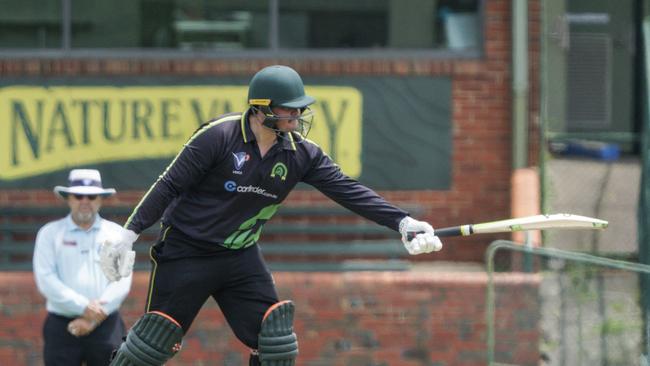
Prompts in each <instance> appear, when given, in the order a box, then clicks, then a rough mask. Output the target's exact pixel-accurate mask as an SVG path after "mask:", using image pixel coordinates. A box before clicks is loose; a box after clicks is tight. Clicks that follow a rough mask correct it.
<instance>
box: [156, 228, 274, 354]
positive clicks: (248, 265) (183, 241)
mask: <svg viewBox="0 0 650 366" xmlns="http://www.w3.org/2000/svg"><path fill="white" fill-rule="evenodd" d="M207 245H210V247H209V250H206V246H207ZM151 257H152V259H153V260H152V269H151V277H150V281H149V290H150V291H149V292H148V293H149V294H150V295H149V297H148V299H147V303H146V304H145V311H146V312H149V311H161V312H163V313H165V314H167V315H169V316H171V317H172V318H174V319H175V320H176V321H177V322H178V323H179V324H180V325H181V326H182V327H183V333H187V331H188V330H189V329H190V326H191V324H192V322H193V321H194V318H195V317H196V316H197V314H198V312H199V310H200V309H201V307H202V306H203V304H204V303H205V302H206V301H207V300H208V298H209V297H212V298H213V299H214V300H215V301H216V302H217V304H218V305H219V308H220V309H221V311H222V313H223V315H224V317H225V318H226V321H227V322H228V324H229V325H230V328H231V329H232V331H233V333H235V335H236V336H237V338H238V339H239V340H240V341H241V342H242V343H244V344H245V345H246V346H247V347H249V348H251V349H257V338H258V334H259V332H260V327H261V323H262V319H263V317H264V314H265V313H266V311H267V310H268V308H269V307H271V305H273V304H275V303H277V302H278V294H277V292H276V289H275V284H274V282H273V277H272V276H271V273H270V271H269V269H268V267H267V265H266V263H265V262H264V259H263V258H262V253H261V251H260V248H259V247H258V245H253V246H251V247H248V248H245V249H238V250H232V249H227V248H224V247H219V246H217V245H214V244H207V243H197V242H195V241H193V240H192V239H191V238H188V237H187V236H185V235H184V234H183V233H180V232H178V231H175V230H173V229H171V230H167V228H163V234H162V235H161V237H160V238H159V240H158V242H157V243H156V244H155V245H154V246H153V248H152V250H151Z"/></svg>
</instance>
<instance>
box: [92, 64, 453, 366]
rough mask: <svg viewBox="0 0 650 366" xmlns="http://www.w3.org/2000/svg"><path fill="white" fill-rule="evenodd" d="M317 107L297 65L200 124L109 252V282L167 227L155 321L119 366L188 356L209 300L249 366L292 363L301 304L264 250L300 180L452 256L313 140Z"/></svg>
mask: <svg viewBox="0 0 650 366" xmlns="http://www.w3.org/2000/svg"><path fill="white" fill-rule="evenodd" d="M314 102H315V100H314V98H312V97H310V96H308V95H306V94H305V91H304V85H303V82H302V79H301V77H300V75H298V73H297V72H296V71H295V70H293V69H292V68H290V67H287V66H282V65H274V66H269V67H265V68H263V69H262V70H260V71H259V72H257V73H256V74H255V75H254V76H253V78H252V79H251V81H250V84H249V88H248V109H247V110H246V111H244V112H241V113H228V114H225V115H222V116H219V117H217V118H215V119H213V120H211V121H209V122H207V123H205V124H203V125H202V126H201V127H199V129H198V130H197V131H195V132H194V134H193V135H192V136H191V137H190V139H189V140H188V141H187V143H186V144H185V145H184V147H183V148H182V149H181V151H180V152H179V153H178V155H177V156H176V157H175V158H174V159H173V161H172V162H171V164H170V165H169V166H168V167H167V168H166V169H165V171H164V172H163V173H162V174H161V175H160V177H159V178H158V179H157V180H156V182H155V183H154V184H153V185H152V186H151V188H150V189H149V191H148V192H147V193H146V194H145V195H144V197H143V198H142V200H141V201H140V202H139V204H138V205H137V206H136V207H135V209H134V211H133V213H132V214H131V216H130V217H129V218H128V220H127V222H126V223H125V225H124V230H123V231H122V235H121V237H120V238H119V239H117V240H114V241H113V242H106V243H105V244H104V246H103V247H102V251H101V264H102V269H103V271H104V273H105V274H106V276H107V277H108V278H109V279H110V280H113V281H117V280H119V279H120V278H123V277H126V276H129V275H130V274H131V271H132V267H133V262H134V258H135V252H134V251H133V250H132V245H133V243H134V242H135V241H136V240H137V238H138V235H139V234H140V233H141V232H142V231H143V230H145V229H146V228H148V227H149V226H151V225H153V224H154V223H156V222H157V221H158V220H159V219H161V218H162V219H161V222H162V229H161V232H160V236H159V238H158V240H157V241H156V243H155V244H154V245H153V246H152V247H151V250H150V256H151V259H152V270H151V277H150V282H149V290H148V298H147V300H146V305H145V314H144V315H143V316H142V317H141V318H140V319H139V320H138V321H137V322H136V323H135V324H134V325H133V327H132V328H131V329H130V331H129V332H128V335H127V337H126V338H125V341H124V342H123V343H122V344H121V346H120V347H119V349H117V350H116V352H115V355H114V358H113V360H112V363H111V365H114V366H115V365H124V366H131V365H133V366H155V365H163V364H164V363H165V362H167V361H168V360H169V359H170V358H172V357H173V356H174V354H175V353H176V352H178V350H179V349H180V347H181V343H182V338H183V335H184V334H186V333H187V332H188V330H189V329H190V326H191V325H192V321H193V320H194V318H195V317H196V315H197V314H198V312H199V309H201V307H202V306H203V304H204V303H205V302H206V301H207V300H208V298H212V299H213V300H214V301H216V302H217V303H218V305H219V308H220V309H221V311H222V312H223V314H224V317H225V318H226V320H227V322H228V324H229V325H230V327H231V328H232V330H233V332H234V334H235V335H236V336H237V338H238V339H239V340H240V341H241V342H243V343H244V344H245V345H246V346H247V347H249V348H250V349H251V354H250V361H249V365H251V366H257V365H263V366H290V365H294V364H295V359H296V356H297V355H298V340H297V337H296V334H295V333H294V332H293V314H294V304H293V302H291V301H290V300H284V301H280V299H279V298H278V294H277V291H276V288H275V284H274V282H273V278H272V276H271V273H270V271H269V269H268V267H267V265H266V263H265V261H264V258H263V257H262V254H261V251H260V248H259V246H258V244H257V241H258V239H259V237H260V234H261V232H262V228H263V226H264V224H265V223H266V222H267V221H268V220H269V219H270V218H271V217H272V216H273V214H274V213H275V212H276V211H277V209H278V207H279V206H280V204H281V203H282V201H283V200H284V199H285V198H286V197H287V195H288V194H289V193H290V192H291V190H292V189H293V188H294V187H295V186H296V184H297V183H298V182H305V183H307V184H310V185H312V186H314V187H315V188H317V189H318V190H320V191H321V192H323V193H324V194H325V195H327V196H328V197H329V198H331V199H332V200H334V201H336V202H337V203H339V204H340V205H342V206H344V207H346V208H348V209H349V210H351V211H353V212H355V213H357V214H359V215H361V216H363V217H365V218H367V219H370V220H372V221H375V222H376V223H378V224H380V225H384V226H387V227H389V228H391V229H393V230H395V231H396V232H399V233H400V234H401V237H402V241H403V242H404V246H405V247H406V250H407V251H408V252H409V253H410V254H421V253H429V252H432V251H438V250H440V249H441V248H442V243H441V241H440V239H439V238H438V237H437V236H435V234H434V230H433V228H432V227H431V225H429V224H428V223H426V222H423V221H418V220H415V219H413V218H411V217H410V216H409V214H408V213H407V212H406V211H404V210H402V209H400V208H398V207H395V206H394V205H392V204H390V203H388V202H387V201H386V200H385V199H384V198H382V197H381V196H379V195H378V194H377V193H375V192H374V191H373V190H371V189H369V188H367V187H365V186H363V185H362V184H360V183H359V182H357V181H356V180H354V179H352V178H350V177H348V176H346V175H345V174H343V173H342V172H341V170H340V168H339V167H338V166H337V165H336V164H335V163H334V162H333V161H332V160H331V159H330V158H329V156H327V155H326V154H325V153H324V152H323V150H322V149H321V148H320V147H319V146H318V145H317V144H315V143H314V142H312V141H310V140H308V139H307V138H306V136H307V133H308V132H309V129H310V127H311V121H312V119H313V114H312V111H311V110H310V109H309V106H310V105H311V104H313V103H314ZM408 238H412V239H411V240H409V239H408Z"/></svg>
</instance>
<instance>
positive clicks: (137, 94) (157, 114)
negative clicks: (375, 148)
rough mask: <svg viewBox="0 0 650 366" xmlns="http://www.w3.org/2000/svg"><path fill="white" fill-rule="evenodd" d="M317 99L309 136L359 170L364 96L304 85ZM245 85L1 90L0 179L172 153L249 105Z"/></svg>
mask: <svg viewBox="0 0 650 366" xmlns="http://www.w3.org/2000/svg"><path fill="white" fill-rule="evenodd" d="M306 92H307V94H309V95H311V96H313V97H314V98H315V99H316V100H317V102H316V103H315V104H314V105H313V106H312V109H313V110H314V112H315V118H314V123H313V125H312V129H311V132H310V134H309V136H308V137H309V139H311V140H313V141H315V142H316V143H318V144H319V145H320V146H321V147H322V148H323V150H324V151H325V152H326V153H328V154H329V155H330V156H331V157H332V158H333V159H334V160H335V161H336V162H337V163H338V164H339V165H340V166H341V168H342V169H343V171H344V172H345V173H346V174H348V175H350V176H352V177H355V178H357V177H359V176H360V175H361V147H362V140H361V139H362V130H361V129H362V110H363V109H362V105H363V101H362V94H361V92H360V91H359V90H357V89H356V88H354V87H347V86H343V87H339V86H315V87H308V88H307V89H306ZM246 93H247V87H246V86H224V85H219V86H147V87H144V86H133V87H112V86H98V87H86V86H60V87H58V86H57V87H33V86H8V87H4V88H0V129H1V131H0V146H1V149H2V154H1V155H0V156H1V158H0V159H1V160H0V179H2V180H13V179H19V178H26V177H31V176H35V175H39V174H43V173H49V172H53V171H57V170H60V169H66V168H68V167H71V166H81V165H89V164H95V163H104V162H121V161H124V162H127V161H130V160H142V159H160V158H167V157H169V158H171V157H173V156H175V155H176V153H178V151H180V149H181V148H182V146H183V143H185V141H186V140H187V139H188V138H189V137H190V136H191V134H192V133H193V132H194V131H195V130H196V128H197V127H198V126H199V125H201V124H202V123H203V122H206V121H208V120H210V119H212V118H214V117H216V116H219V115H221V114H223V113H227V112H241V111H244V110H245V109H246Z"/></svg>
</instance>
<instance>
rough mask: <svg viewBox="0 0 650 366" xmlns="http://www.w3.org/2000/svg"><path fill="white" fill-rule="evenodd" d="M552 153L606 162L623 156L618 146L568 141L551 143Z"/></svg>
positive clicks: (596, 142)
mask: <svg viewBox="0 0 650 366" xmlns="http://www.w3.org/2000/svg"><path fill="white" fill-rule="evenodd" d="M549 148H550V150H551V152H553V153H555V154H559V155H568V156H583V157H588V158H594V159H599V160H605V161H612V160H617V159H618V158H619V157H620V156H621V148H620V147H619V146H618V145H617V144H612V143H607V142H600V141H587V140H567V141H556V142H551V143H550V145H549Z"/></svg>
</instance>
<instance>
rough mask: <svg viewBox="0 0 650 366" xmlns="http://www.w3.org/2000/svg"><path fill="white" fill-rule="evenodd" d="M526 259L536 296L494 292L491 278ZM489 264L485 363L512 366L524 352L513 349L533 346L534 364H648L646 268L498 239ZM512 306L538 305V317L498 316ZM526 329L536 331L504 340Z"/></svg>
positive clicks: (648, 271) (490, 250) (649, 271)
mask: <svg viewBox="0 0 650 366" xmlns="http://www.w3.org/2000/svg"><path fill="white" fill-rule="evenodd" d="M497 252H499V253H497ZM497 254H498V255H497ZM524 257H528V259H529V260H530V262H532V264H533V268H534V274H531V275H533V276H538V277H539V291H538V293H537V294H529V293H526V294H521V297H520V298H512V296H511V295H509V296H505V294H506V293H505V292H504V293H503V294H502V293H501V292H500V291H499V288H495V285H494V277H495V276H499V275H500V274H501V273H503V272H514V271H512V269H511V268H512V263H518V262H519V263H522V261H523V260H524ZM486 264H487V272H488V288H487V294H486V296H487V299H486V322H487V340H486V341H487V351H488V352H487V353H488V354H487V358H488V364H490V365H505V363H502V362H501V363H500V362H499V361H500V360H506V359H507V360H509V361H508V362H509V363H508V364H512V362H513V361H514V362H515V363H516V362H517V355H516V354H512V352H513V351H512V350H515V349H521V347H519V346H520V345H519V344H518V343H520V342H538V348H537V349H538V350H539V356H540V360H539V365H558V366H564V365H570V366H581V365H590V366H591V365H626V366H629V365H647V363H646V361H645V356H644V354H648V353H647V352H648V350H649V349H650V346H649V345H648V344H646V341H645V339H646V337H644V333H645V332H647V329H646V330H645V331H644V322H643V311H642V309H641V306H640V301H639V296H640V295H639V293H640V292H639V277H640V275H646V274H650V266H648V265H644V264H638V263H632V262H626V261H621V260H614V259H609V258H604V257H598V256H594V255H590V254H585V253H580V252H572V251H566V250H560V249H552V248H534V247H527V246H522V245H521V244H517V243H514V242H510V241H503V240H499V241H495V242H493V243H492V244H491V245H490V246H489V248H488V250H487V252H486ZM510 274H511V275H512V273H510ZM514 277H516V276H514ZM535 297H536V298H535ZM512 301H529V302H530V301H537V302H538V303H535V306H536V307H538V308H539V309H540V313H539V314H537V315H531V314H530V313H525V312H522V313H521V314H511V313H508V314H506V313H504V312H503V311H500V309H499V304H502V303H506V302H512ZM523 314H525V315H523ZM510 323H512V324H510ZM526 326H529V327H530V329H531V330H533V329H536V332H535V333H533V332H532V331H531V334H530V338H528V337H526V338H519V339H513V338H512V337H510V336H509V334H510V333H512V332H509V331H508V328H509V327H517V329H522V327H523V328H524V329H525V327H526ZM516 364H518V363H516ZM536 365H537V364H536Z"/></svg>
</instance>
